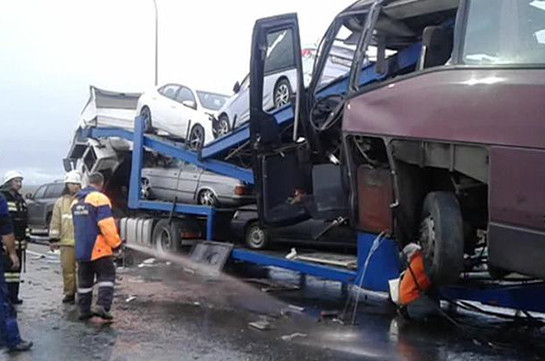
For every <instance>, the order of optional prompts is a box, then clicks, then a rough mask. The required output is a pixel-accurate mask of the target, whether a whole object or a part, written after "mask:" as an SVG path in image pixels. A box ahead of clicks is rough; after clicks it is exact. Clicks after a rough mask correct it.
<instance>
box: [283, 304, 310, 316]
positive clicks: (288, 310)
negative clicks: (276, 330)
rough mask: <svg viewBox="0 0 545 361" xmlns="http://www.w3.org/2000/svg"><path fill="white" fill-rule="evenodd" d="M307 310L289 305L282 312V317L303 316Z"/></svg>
mask: <svg viewBox="0 0 545 361" xmlns="http://www.w3.org/2000/svg"><path fill="white" fill-rule="evenodd" d="M304 310H305V309H304V308H303V307H299V306H295V305H288V306H287V307H284V308H282V309H281V310H280V314H281V315H282V316H291V315H293V314H297V315H301V314H303V311H304Z"/></svg>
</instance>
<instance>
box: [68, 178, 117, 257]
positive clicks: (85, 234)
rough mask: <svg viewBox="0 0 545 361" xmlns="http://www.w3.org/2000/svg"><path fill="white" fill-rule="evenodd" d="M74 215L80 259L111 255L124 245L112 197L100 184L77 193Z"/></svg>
mask: <svg viewBox="0 0 545 361" xmlns="http://www.w3.org/2000/svg"><path fill="white" fill-rule="evenodd" d="M72 218H73V221H74V236H75V241H76V242H75V243H76V244H75V247H76V259H77V260H78V261H94V260H96V259H99V258H102V257H108V256H111V255H112V254H113V249H115V248H118V247H119V246H120V245H121V239H120V238H119V235H118V233H117V227H116V225H115V221H114V218H113V216H112V206H111V203H110V200H109V199H108V197H106V196H105V195H104V194H102V193H101V192H99V191H98V190H97V189H96V188H94V187H87V188H85V189H82V190H81V191H79V192H78V193H77V194H76V199H75V200H74V203H73V204H72Z"/></svg>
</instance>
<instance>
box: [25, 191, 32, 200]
mask: <svg viewBox="0 0 545 361" xmlns="http://www.w3.org/2000/svg"><path fill="white" fill-rule="evenodd" d="M32 198H33V197H32V193H27V194H25V199H30V200H32Z"/></svg>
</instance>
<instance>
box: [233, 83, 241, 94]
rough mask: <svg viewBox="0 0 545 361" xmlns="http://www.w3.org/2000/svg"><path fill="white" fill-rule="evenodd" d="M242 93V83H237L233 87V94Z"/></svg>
mask: <svg viewBox="0 0 545 361" xmlns="http://www.w3.org/2000/svg"><path fill="white" fill-rule="evenodd" d="M239 91H240V83H239V82H238V81H237V82H236V83H235V85H234V86H233V92H234V93H235V94H236V93H238V92H239Z"/></svg>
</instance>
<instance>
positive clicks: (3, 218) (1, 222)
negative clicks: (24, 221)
mask: <svg viewBox="0 0 545 361" xmlns="http://www.w3.org/2000/svg"><path fill="white" fill-rule="evenodd" d="M11 233H13V225H12V223H11V218H10V216H9V211H8V202H7V201H6V198H5V197H4V196H3V195H2V193H0V236H7V235H8V234H11ZM1 248H2V247H0V253H2V251H1Z"/></svg>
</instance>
